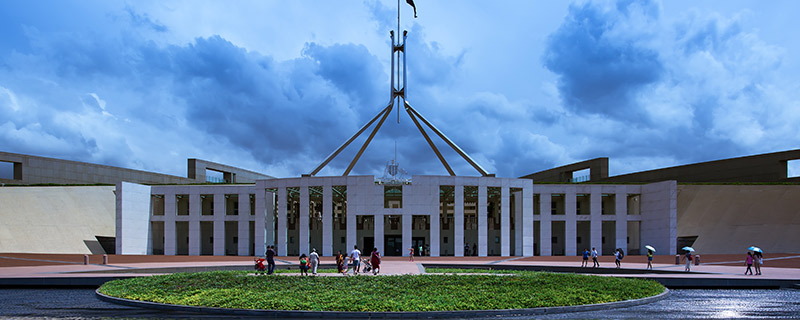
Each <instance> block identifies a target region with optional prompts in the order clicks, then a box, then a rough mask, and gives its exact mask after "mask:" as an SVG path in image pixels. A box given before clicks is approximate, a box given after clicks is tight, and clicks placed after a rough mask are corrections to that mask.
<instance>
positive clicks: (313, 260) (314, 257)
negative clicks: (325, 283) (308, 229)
mask: <svg viewBox="0 0 800 320" xmlns="http://www.w3.org/2000/svg"><path fill="white" fill-rule="evenodd" d="M308 262H309V264H311V274H313V275H317V266H319V254H317V249H315V248H312V249H311V254H310V255H308Z"/></svg>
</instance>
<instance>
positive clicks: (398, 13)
mask: <svg viewBox="0 0 800 320" xmlns="http://www.w3.org/2000/svg"><path fill="white" fill-rule="evenodd" d="M393 41H394V40H393ZM397 44H400V0H397ZM392 45H394V43H392ZM395 53H396V52H392V54H395ZM403 54H405V53H403ZM397 84H398V86H399V85H400V53H399V52H398V53H397ZM397 123H400V96H398V97H397Z"/></svg>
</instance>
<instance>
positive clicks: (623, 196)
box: [615, 186, 628, 255]
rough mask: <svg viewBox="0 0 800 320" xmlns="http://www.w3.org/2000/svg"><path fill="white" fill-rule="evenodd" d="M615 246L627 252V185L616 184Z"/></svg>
mask: <svg viewBox="0 0 800 320" xmlns="http://www.w3.org/2000/svg"><path fill="white" fill-rule="evenodd" d="M616 210H617V212H616V216H615V218H616V237H617V239H616V247H615V248H622V251H623V252H624V253H625V254H626V255H627V254H628V193H627V187H625V186H618V187H617V196H616Z"/></svg>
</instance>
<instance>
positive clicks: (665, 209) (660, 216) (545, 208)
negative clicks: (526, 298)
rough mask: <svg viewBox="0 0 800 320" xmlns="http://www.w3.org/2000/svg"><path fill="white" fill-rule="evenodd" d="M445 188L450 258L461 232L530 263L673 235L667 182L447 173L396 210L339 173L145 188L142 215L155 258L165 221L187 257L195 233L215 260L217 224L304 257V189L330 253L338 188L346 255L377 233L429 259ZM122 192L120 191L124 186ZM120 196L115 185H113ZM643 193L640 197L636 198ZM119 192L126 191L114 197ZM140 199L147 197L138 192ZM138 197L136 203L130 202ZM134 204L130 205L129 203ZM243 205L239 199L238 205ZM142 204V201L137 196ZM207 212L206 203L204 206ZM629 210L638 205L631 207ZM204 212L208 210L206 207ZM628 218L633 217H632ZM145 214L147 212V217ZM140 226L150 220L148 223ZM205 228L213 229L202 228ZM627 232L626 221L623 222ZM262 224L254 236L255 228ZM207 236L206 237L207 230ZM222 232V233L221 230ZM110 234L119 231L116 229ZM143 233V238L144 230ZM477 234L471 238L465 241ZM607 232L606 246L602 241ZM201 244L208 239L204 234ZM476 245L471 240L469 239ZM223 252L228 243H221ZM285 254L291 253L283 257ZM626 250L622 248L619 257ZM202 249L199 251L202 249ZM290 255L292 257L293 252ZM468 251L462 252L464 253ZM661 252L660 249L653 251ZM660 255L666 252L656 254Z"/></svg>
mask: <svg viewBox="0 0 800 320" xmlns="http://www.w3.org/2000/svg"><path fill="white" fill-rule="evenodd" d="M442 185H446V186H453V187H454V190H455V195H454V198H455V203H454V210H453V211H454V212H455V216H454V228H455V230H453V231H448V232H446V234H447V236H448V237H454V238H453V239H452V240H451V241H453V249H454V251H455V255H456V256H461V255H463V254H464V248H463V246H464V239H465V237H464V236H465V235H466V236H468V239H469V242H470V244H472V242H477V244H478V248H477V249H478V255H480V256H486V255H489V254H499V255H504V256H507V255H511V254H512V253H513V254H514V255H518V256H532V255H533V254H534V244H535V243H538V244H539V248H540V254H541V255H553V254H565V255H579V254H580V253H581V252H580V251H582V250H581V248H578V243H577V240H576V238H577V237H578V236H581V238H582V239H583V238H584V237H586V238H587V239H586V240H585V241H583V240H582V243H581V244H580V245H581V246H587V247H589V246H591V247H597V248H598V249H599V248H602V247H603V246H602V243H601V242H602V239H603V237H604V236H606V237H607V239H606V242H607V246H613V247H614V248H622V249H623V250H625V251H626V252H630V251H631V250H640V247H643V245H645V244H651V245H658V246H659V247H660V246H667V245H668V243H670V242H673V243H674V237H675V233H674V231H673V232H660V231H659V232H655V231H653V230H656V229H659V230H663V229H667V230H669V229H670V228H672V229H674V225H675V210H676V208H675V207H676V206H675V205H674V201H675V200H674V196H672V194H674V190H675V184H674V183H669V182H666V183H660V184H651V185H645V186H642V185H589V184H564V185H551V184H542V185H534V184H533V183H532V182H531V180H528V179H512V178H495V177H448V176H414V177H412V183H411V184H405V185H402V190H403V197H402V207H401V208H385V207H384V206H385V205H384V187H385V186H384V185H380V184H376V183H375V179H374V177H372V176H349V177H301V178H290V179H268V180H260V181H258V182H257V183H256V185H255V186H253V185H244V186H243V185H225V186H214V185H212V186H185V185H184V186H154V187H152V190H151V193H152V194H157V195H163V196H164V206H165V209H164V212H165V214H164V215H162V216H152V217H150V219H151V220H152V221H164V226H165V227H164V236H165V239H169V240H165V243H164V253H165V254H176V248H175V247H176V246H175V241H178V240H180V239H177V240H171V239H175V230H174V229H175V222H176V221H186V222H188V224H189V231H188V238H189V248H188V250H189V252H188V253H189V254H190V255H197V254H201V248H203V246H204V245H203V243H205V247H206V248H208V246H211V244H210V243H209V242H208V241H207V239H202V241H205V242H202V241H201V239H200V236H201V234H203V233H210V234H212V236H213V238H214V239H220V240H219V241H214V242H213V250H212V251H213V254H214V255H223V254H225V253H226V252H225V251H226V246H225V241H230V239H231V237H230V235H226V232H225V229H226V227H225V222H226V221H238V222H239V223H240V224H239V227H238V228H237V230H238V239H239V241H240V242H239V245H238V254H239V255H247V254H248V253H249V250H248V247H247V246H246V245H243V244H242V242H241V241H245V242H246V243H252V242H254V243H256V244H257V245H256V248H257V250H256V253H257V254H263V252H264V251H263V245H264V244H267V245H269V244H273V243H272V241H271V240H272V239H277V241H276V242H275V243H274V245H276V247H277V249H278V253H279V254H286V253H308V252H310V250H311V242H310V240H311V232H310V230H309V212H310V206H309V194H310V191H309V187H322V190H323V200H322V201H323V203H324V205H323V206H322V210H323V220H322V224H323V225H322V239H321V240H320V239H317V238H316V236H315V238H314V241H315V243H316V244H319V243H322V248H316V249H317V250H318V251H320V252H321V253H322V254H323V255H325V256H330V255H332V254H333V248H334V243H335V242H338V241H339V237H341V236H342V235H338V236H337V237H336V238H334V234H333V226H332V223H333V219H332V218H331V217H332V210H333V209H332V204H331V203H330V202H331V191H330V190H331V189H332V187H334V186H346V187H347V216H346V225H347V229H346V230H345V231H344V233H345V234H344V236H345V237H346V246H344V248H346V250H345V251H346V252H349V251H350V250H351V249H352V248H353V246H354V245H359V247H360V248H361V249H362V251H364V250H368V249H370V248H363V246H364V242H363V237H373V238H374V246H375V247H377V248H378V250H380V251H381V252H384V251H385V248H386V244H385V243H384V235H385V233H391V234H399V235H401V237H402V247H403V250H402V252H403V254H406V253H407V252H408V251H407V250H408V248H409V247H411V246H412V240H413V239H414V237H425V238H426V241H425V243H426V244H427V245H429V247H430V254H431V255H432V256H438V255H441V254H442V253H443V248H442V246H441V245H440V244H442V237H443V236H445V235H444V234H443V232H441V231H440V227H441V226H440V224H439V222H440V219H439V212H440V199H439V190H440V186H442ZM126 186H127V184H126ZM465 186H471V187H477V188H478V189H477V190H478V207H477V215H478V221H477V230H468V231H467V232H465V230H464V217H463V215H464V188H465ZM287 188H297V190H299V198H298V201H299V203H298V204H299V212H298V213H299V217H298V224H297V229H296V230H293V231H292V232H291V235H292V237H293V239H294V240H295V241H296V242H295V244H292V245H291V246H290V244H289V243H288V242H289V241H288V240H289V239H288V237H287V235H289V234H290V233H289V232H288V231H289V230H287V221H286V219H287V213H286V209H285V208H286V204H287V196H288V193H287ZM489 188H499V191H500V193H499V198H497V200H498V202H499V208H500V212H499V213H496V214H499V217H498V218H499V229H494V227H493V228H489V223H497V221H491V222H490V221H488V220H487V219H488V215H487V200H488V193H489V191H490V189H489ZM123 189H124V188H123ZM266 190H275V191H276V194H277V197H273V195H272V193H269V192H266ZM512 190H514V191H515V200H514V208H515V213H514V219H515V221H514V223H515V228H514V230H513V233H512V230H511V212H510V210H511V199H510V197H511V191H512ZM643 190H644V192H643ZM123 194H124V195H126V196H127V195H128V193H123ZM228 194H237V195H238V197H239V199H240V200H239V201H240V203H244V201H249V199H250V195H251V194H253V195H254V197H255V200H256V211H257V213H258V214H256V215H247V214H242V211H247V210H249V207H250V206H249V202H247V204H248V205H244V204H241V205H240V206H239V210H240V214H239V215H238V216H231V215H225V212H226V211H229V210H227V209H226V208H225V201H218V199H224V197H225V195H228ZM534 194H536V195H538V197H539V199H540V201H539V205H540V208H539V212H540V214H538V215H534V214H533V211H534V208H533V204H534V202H533V197H534ZM578 194H581V195H582V196H583V197H587V196H588V200H586V199H582V200H578V199H577V195H578ZM603 194H609V195H613V206H614V207H615V208H614V214H610V215H602V214H601V211H602V210H601V207H602V205H601V203H602V201H603V200H602V199H603V197H602V196H603ZM176 195H188V196H189V198H190V199H189V215H188V216H187V215H183V216H178V215H175V214H174V212H175V208H176V199H175V196H176ZM203 195H205V196H206V197H207V198H210V197H213V198H214V199H215V201H214V203H213V207H214V214H213V215H202V210H201V208H200V204H201V203H202V200H201V196H203ZM553 195H559V196H558V197H557V198H556V199H557V200H555V201H557V205H556V208H557V210H556V211H555V214H553V212H551V208H552V207H551V201H553V200H552V199H553ZM629 195H640V197H638V198H637V199H641V201H642V203H641V206H640V207H641V210H640V211H641V214H635V215H632V214H629V213H628V210H627V207H628V205H629V203H632V202H631V201H633V200H630V199H629ZM148 196H149V194H148ZM137 197H138V196H137ZM275 198H277V201H278V204H279V208H278V214H277V221H271V220H272V217H273V214H274V211H273V210H274V207H273V206H274V199H275ZM137 199H138V198H137ZM245 199H248V200H245ZM140 201H146V202H148V203H149V197H148V198H147V200H144V199H140ZM636 201H638V200H636ZM578 202H581V205H582V208H583V207H587V206H588V208H586V209H582V210H588V211H589V212H590V213H589V214H580V215H579V214H577V213H578V212H577V211H578V210H577V207H578V204H577V203H578ZM207 206H211V204H207ZM636 206H637V208H638V207H639V205H638V204H637V205H636ZM207 210H208V209H207ZM634 211H635V210H634ZM148 212H149V211H148ZM387 215H395V216H400V217H401V225H402V227H401V230H397V231H392V232H387V230H386V229H385V228H386V226H385V223H384V217H385V216H387ZM360 216H370V217H374V220H373V221H374V222H373V223H372V224H371V225H369V226H366V227H365V228H364V230H357V221H358V219H359V217H360ZM414 216H426V217H427V218H428V219H429V220H428V221H429V223H430V228H429V229H425V228H422V229H417V230H413V228H412V223H413V222H414V218H413V217H414ZM148 221H150V220H148ZM249 221H255V224H256V226H258V227H257V228H256V229H257V230H256V233H255V236H254V238H255V239H250V238H249V229H248V226H249ZM534 221H538V222H539V223H540V228H539V229H540V230H539V237H534V227H533V224H534ZM604 221H605V222H608V223H609V226H613V228H612V229H611V230H610V231H609V233H607V234H603V230H602V223H603V222H604ZM631 221H634V222H637V223H641V230H633V229H632V230H631V235H633V236H636V235H637V234H638V233H639V231H641V234H642V236H641V237H642V238H641V241H636V240H637V239H634V241H632V245H634V247H633V248H628V239H627V238H628V235H629V222H631ZM201 222H204V223H205V224H204V226H205V227H204V229H203V230H206V231H201V224H200V223H201ZM554 222H555V223H556V224H558V225H559V227H558V228H557V229H556V230H555V232H554V230H553V229H552V226H553V224H554ZM578 222H585V223H587V225H588V230H589V231H588V234H587V231H586V230H587V229H586V228H587V227H586V225H584V227H582V228H584V229H582V230H584V231H581V234H580V235H579V234H578V233H579V232H578V230H577V229H578V227H577V225H578ZM211 224H213V227H209V226H210V225H211ZM631 225H632V226H636V225H637V224H636V223H633V224H631ZM261 226H263V229H261ZM212 229H213V231H210V230H212ZM231 229H232V228H228V230H231ZM118 233H119V231H118ZM148 234H149V232H148ZM476 234H477V237H475V235H476ZM612 234H613V239H610V238H608V237H610V236H611V235H612ZM204 236H206V237H208V235H204ZM553 237H555V238H556V240H557V242H555V243H553V242H552V241H551V240H552V238H553ZM476 238H477V239H476ZM229 246H230V245H229ZM336 247H339V248H341V245H340V244H338V243H336ZM287 249H292V250H290V251H291V252H289V251H287ZM629 249H630V250H629ZM207 250H208V249H207ZM295 251H297V252H295ZM470 251H472V250H470ZM659 253H661V252H659ZM665 253H666V251H665Z"/></svg>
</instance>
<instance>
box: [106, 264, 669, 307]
mask: <svg viewBox="0 0 800 320" xmlns="http://www.w3.org/2000/svg"><path fill="white" fill-rule="evenodd" d="M481 271H486V270H481ZM494 272H497V271H494ZM503 273H507V272H503ZM99 291H100V292H101V293H103V294H106V295H109V296H114V297H120V298H125V299H133V300H143V301H153V302H159V303H167V304H177V305H192V306H207V307H218V308H243V309H268V310H312V311H452V310H493V309H520V308H536V307H552V306H569V305H581V304H594V303H602V302H612V301H620V300H629V299H637V298H644V297H648V296H653V295H657V294H659V293H661V292H663V291H664V287H663V286H661V285H660V284H658V283H657V282H653V281H649V280H639V279H623V278H615V277H597V276H584V275H574V274H556V273H544V272H526V271H515V272H514V275H512V276H496V275H399V276H350V277H344V276H342V277H337V276H334V277H299V276H257V277H256V276H247V275H245V273H243V272H230V271H215V272H202V273H178V274H172V275H161V276H151V277H139V278H131V279H123V280H114V281H110V282H107V283H106V284H104V285H103V286H101V287H100V289H99Z"/></svg>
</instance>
